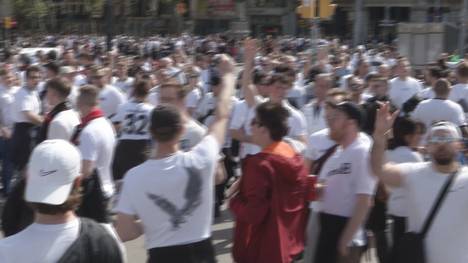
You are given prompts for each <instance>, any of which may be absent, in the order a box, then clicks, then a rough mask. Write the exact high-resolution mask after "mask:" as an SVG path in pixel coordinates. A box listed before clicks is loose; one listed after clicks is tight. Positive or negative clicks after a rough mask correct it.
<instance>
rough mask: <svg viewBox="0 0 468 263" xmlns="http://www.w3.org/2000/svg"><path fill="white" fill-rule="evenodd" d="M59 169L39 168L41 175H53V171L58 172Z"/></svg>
mask: <svg viewBox="0 0 468 263" xmlns="http://www.w3.org/2000/svg"><path fill="white" fill-rule="evenodd" d="M56 172H57V170H51V171H44V170H42V169H41V170H39V175H40V176H48V175H51V174H53V173H56Z"/></svg>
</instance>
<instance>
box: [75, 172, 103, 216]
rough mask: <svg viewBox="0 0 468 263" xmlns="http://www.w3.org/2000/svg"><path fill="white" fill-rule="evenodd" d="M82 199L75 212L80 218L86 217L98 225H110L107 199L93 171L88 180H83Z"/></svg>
mask: <svg viewBox="0 0 468 263" xmlns="http://www.w3.org/2000/svg"><path fill="white" fill-rule="evenodd" d="M81 186H82V187H83V197H82V200H81V205H80V207H78V210H77V211H76V213H77V215H79V216H80V217H87V218H90V219H93V220H95V221H96V222H98V223H110V222H111V220H110V213H109V198H106V197H105V196H104V193H103V192H102V188H101V182H100V179H99V176H98V174H97V171H96V170H95V171H94V172H93V174H92V175H91V176H90V177H89V178H85V179H83V181H82V183H81Z"/></svg>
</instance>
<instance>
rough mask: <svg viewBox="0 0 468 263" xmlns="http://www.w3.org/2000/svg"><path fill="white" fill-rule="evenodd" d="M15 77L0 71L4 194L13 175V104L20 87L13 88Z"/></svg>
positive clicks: (0, 144) (1, 156) (8, 189)
mask: <svg viewBox="0 0 468 263" xmlns="http://www.w3.org/2000/svg"><path fill="white" fill-rule="evenodd" d="M13 82H14V76H13V74H12V73H11V72H8V71H6V70H2V69H0V159H1V160H2V174H1V175H2V186H3V189H2V192H3V194H4V195H7V194H8V192H9V191H10V179H11V176H12V175H13V170H14V169H13V163H12V160H11V150H12V149H11V135H12V134H11V133H12V130H13V124H14V120H13V116H12V113H13V112H12V111H13V103H14V99H15V93H16V92H17V91H18V89H19V87H16V86H13Z"/></svg>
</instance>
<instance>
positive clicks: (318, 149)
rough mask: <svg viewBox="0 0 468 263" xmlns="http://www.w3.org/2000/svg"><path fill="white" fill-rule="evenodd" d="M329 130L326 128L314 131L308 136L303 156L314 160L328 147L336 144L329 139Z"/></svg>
mask: <svg viewBox="0 0 468 263" xmlns="http://www.w3.org/2000/svg"><path fill="white" fill-rule="evenodd" d="M329 132H330V130H329V129H328V128H326V129H322V130H320V131H317V132H314V133H313V134H311V135H310V136H309V139H308V141H307V148H306V152H305V154H304V157H305V158H307V159H309V160H312V161H316V160H318V159H319V158H320V157H322V155H324V154H325V152H326V151H327V150H328V149H330V148H331V147H332V146H333V145H335V144H336V142H334V141H333V140H332V139H330V137H329Z"/></svg>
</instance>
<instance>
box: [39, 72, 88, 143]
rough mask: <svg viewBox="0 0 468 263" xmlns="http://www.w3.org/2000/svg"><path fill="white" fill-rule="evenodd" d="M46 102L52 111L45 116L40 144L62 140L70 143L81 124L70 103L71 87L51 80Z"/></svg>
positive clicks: (60, 81)
mask: <svg viewBox="0 0 468 263" xmlns="http://www.w3.org/2000/svg"><path fill="white" fill-rule="evenodd" d="M45 89H46V100H47V103H48V105H49V106H50V108H51V110H50V111H49V113H48V114H47V115H46V116H45V119H44V122H43V123H42V127H41V130H40V132H39V134H38V142H42V141H44V140H46V139H62V140H66V141H69V140H70V139H71V137H72V135H73V132H74V130H75V128H76V126H78V124H80V118H79V115H78V113H77V112H75V110H73V109H72V105H71V104H70V102H69V101H68V99H67V98H68V96H69V95H70V91H71V87H70V86H69V85H67V84H66V83H64V82H63V81H62V80H60V79H58V78H54V79H51V80H49V81H47V82H46V84H45Z"/></svg>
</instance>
